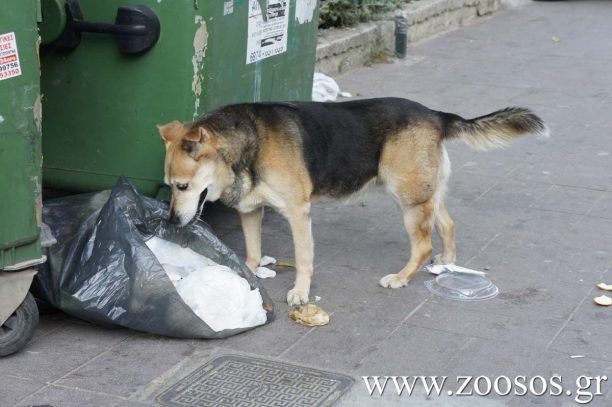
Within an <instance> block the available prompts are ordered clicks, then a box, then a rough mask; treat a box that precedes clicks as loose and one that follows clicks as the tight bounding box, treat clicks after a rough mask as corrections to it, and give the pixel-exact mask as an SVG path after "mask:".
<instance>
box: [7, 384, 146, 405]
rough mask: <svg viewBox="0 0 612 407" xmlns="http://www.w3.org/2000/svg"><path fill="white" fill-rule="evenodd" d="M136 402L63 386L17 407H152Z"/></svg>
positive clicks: (52, 388) (51, 387)
mask: <svg viewBox="0 0 612 407" xmlns="http://www.w3.org/2000/svg"><path fill="white" fill-rule="evenodd" d="M152 405H153V404H151V403H141V402H139V401H136V400H126V399H123V398H120V397H117V396H115V395H113V394H106V393H97V392H91V391H84V390H80V389H72V388H68V387H63V386H53V385H51V386H47V387H45V388H43V389H42V390H40V391H38V392H36V393H35V394H33V395H31V396H29V397H27V398H26V399H24V400H23V401H21V402H20V403H19V404H17V406H61V407H83V406H88V407H131V406H152Z"/></svg>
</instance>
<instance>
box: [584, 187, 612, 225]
mask: <svg viewBox="0 0 612 407" xmlns="http://www.w3.org/2000/svg"><path fill="white" fill-rule="evenodd" d="M588 216H593V217H599V218H606V219H612V192H606V193H605V194H604V195H603V196H602V197H600V198H599V199H598V200H597V201H596V202H594V203H593V206H592V207H591V209H590V210H589V212H588Z"/></svg>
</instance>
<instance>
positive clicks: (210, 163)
mask: <svg viewBox="0 0 612 407" xmlns="http://www.w3.org/2000/svg"><path fill="white" fill-rule="evenodd" d="M157 128H158V130H159V134H160V135H161V138H162V140H163V141H164V144H165V146H166V159H165V163H164V182H165V183H166V184H167V185H168V186H170V188H171V190H172V201H171V202H170V221H171V222H172V223H176V224H178V225H180V226H184V225H186V224H187V223H189V222H190V221H191V220H192V219H193V218H194V217H195V216H196V215H197V216H199V214H200V213H201V212H202V209H203V207H204V203H205V202H206V201H216V200H217V199H219V197H220V196H221V193H222V192H223V190H224V189H225V188H226V187H227V185H228V184H229V183H230V182H231V181H230V176H231V174H230V171H229V169H228V168H227V165H226V164H225V162H224V161H223V160H222V159H221V157H220V155H219V150H220V148H221V147H222V144H223V141H222V139H221V138H220V137H219V136H217V135H216V134H215V133H214V132H212V131H211V130H210V129H208V128H206V127H204V126H192V125H188V124H183V123H181V122H179V121H176V120H175V121H173V122H171V123H168V124H164V125H158V126H157Z"/></svg>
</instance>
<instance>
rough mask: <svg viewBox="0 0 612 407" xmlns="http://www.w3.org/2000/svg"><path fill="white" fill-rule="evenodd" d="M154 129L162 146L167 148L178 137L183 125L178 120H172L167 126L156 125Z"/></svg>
mask: <svg viewBox="0 0 612 407" xmlns="http://www.w3.org/2000/svg"><path fill="white" fill-rule="evenodd" d="M156 127H157V130H158V131H159V135H160V136H161V138H162V140H163V142H164V144H165V145H166V147H168V145H169V144H170V143H171V142H172V141H174V140H176V139H177V138H178V137H180V135H181V132H182V131H183V130H184V127H185V125H184V124H183V123H181V122H179V121H178V120H174V121H171V122H170V123H167V124H158V125H157V126H156Z"/></svg>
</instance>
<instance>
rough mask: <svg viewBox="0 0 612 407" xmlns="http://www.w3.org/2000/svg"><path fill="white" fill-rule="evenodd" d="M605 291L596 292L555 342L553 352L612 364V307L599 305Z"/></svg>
mask: <svg viewBox="0 0 612 407" xmlns="http://www.w3.org/2000/svg"><path fill="white" fill-rule="evenodd" d="M602 293H604V292H603V291H600V290H598V289H597V288H594V289H592V290H591V291H590V292H589V293H588V295H587V297H586V299H585V300H584V302H583V303H582V304H581V305H580V307H579V308H578V310H577V311H576V312H575V313H574V315H572V318H571V320H570V321H569V322H568V323H567V324H566V325H565V327H564V328H563V329H562V330H561V332H560V333H559V335H558V336H557V338H556V339H555V340H554V342H552V344H551V346H550V349H551V350H556V351H559V352H563V353H567V354H570V355H588V356H589V357H593V358H597V359H604V360H607V361H609V362H612V346H610V338H611V337H612V324H610V317H611V315H610V308H609V307H602V306H600V305H597V304H595V302H594V301H593V298H594V297H597V296H599V295H602Z"/></svg>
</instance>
